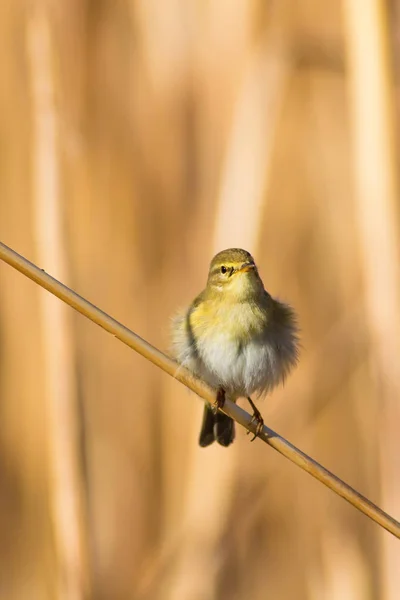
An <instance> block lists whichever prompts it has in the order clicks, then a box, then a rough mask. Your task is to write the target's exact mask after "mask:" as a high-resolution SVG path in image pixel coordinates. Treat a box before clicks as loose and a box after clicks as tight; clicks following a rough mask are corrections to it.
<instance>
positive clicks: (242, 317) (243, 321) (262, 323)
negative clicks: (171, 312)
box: [190, 299, 268, 343]
mask: <svg viewBox="0 0 400 600" xmlns="http://www.w3.org/2000/svg"><path fill="white" fill-rule="evenodd" d="M267 321H268V319H267V312H266V310H265V308H264V307H261V306H259V305H258V304H255V303H250V302H245V303H235V302H219V301H217V300H214V299H213V300H209V301H204V302H201V303H200V304H199V305H198V306H197V307H195V309H194V310H193V311H192V312H191V314H190V326H191V329H192V332H193V335H194V337H195V338H196V339H199V338H206V339H208V340H211V339H212V338H213V337H216V338H218V339H221V337H222V338H226V339H231V340H235V341H237V342H239V343H244V342H246V341H248V340H250V339H251V338H253V337H254V336H257V335H258V334H260V335H261V334H262V332H263V330H264V329H265V327H266V324H267Z"/></svg>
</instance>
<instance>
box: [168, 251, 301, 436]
mask: <svg viewBox="0 0 400 600" xmlns="http://www.w3.org/2000/svg"><path fill="white" fill-rule="evenodd" d="M298 344H299V339H298V328H297V324H296V317H295V314H294V312H293V310H292V309H291V308H290V307H289V306H288V305H287V304H283V303H282V302H279V301H278V300H275V299H274V298H272V297H271V296H270V295H269V294H268V292H267V291H266V290H265V289H264V285H263V282H262V281H261V278H260V276H259V274H258V270H257V267H256V265H255V262H254V259H253V257H252V256H251V254H249V252H246V250H241V249H240V248H231V249H229V250H223V251H222V252H219V253H218V254H217V255H216V256H214V258H213V259H212V261H211V265H210V271H209V274H208V280H207V286H206V288H205V290H204V291H203V292H201V294H199V296H197V298H195V300H194V301H193V302H192V304H191V305H190V306H189V308H187V309H186V310H184V311H182V312H180V313H178V314H177V315H176V317H175V318H174V319H173V325H172V347H173V353H174V355H175V357H176V359H177V361H178V362H179V363H180V364H182V365H183V366H185V367H186V368H188V369H189V370H190V371H192V373H194V374H196V375H197V376H199V377H200V378H202V379H203V380H204V381H206V382H207V383H208V384H209V385H210V386H211V387H213V388H214V389H215V390H216V404H215V405H214V406H211V405H208V404H207V405H206V406H205V408H204V416H203V423H202V427H201V432H200V439H199V443H200V446H202V447H205V446H208V445H210V444H212V443H213V442H214V440H216V441H217V442H218V443H219V444H221V445H222V446H229V445H230V444H231V443H232V442H233V440H234V437H235V428H234V422H233V420H232V419H231V418H230V417H228V416H227V415H224V414H223V413H221V412H219V411H218V410H216V408H217V407H218V408H222V407H223V404H224V401H225V395H226V396H227V397H228V398H229V399H230V400H232V401H233V402H236V400H237V399H238V398H239V397H245V398H247V399H248V401H249V402H250V405H251V407H252V409H253V420H254V421H256V422H257V433H256V436H257V435H258V434H259V433H260V432H261V431H262V428H263V425H264V421H263V419H262V416H261V414H260V412H259V411H258V409H257V408H256V406H255V404H254V403H253V401H252V400H251V398H250V396H251V395H252V394H254V393H257V394H259V395H261V394H264V393H266V392H269V391H271V390H272V389H273V388H274V387H275V386H276V385H278V384H279V383H281V382H283V381H284V379H285V377H286V375H287V374H288V373H289V371H290V369H291V368H292V367H293V366H294V365H295V364H296V362H297V356H298ZM256 436H255V437H256ZM253 439H254V438H253Z"/></svg>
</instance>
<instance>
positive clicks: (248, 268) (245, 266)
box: [238, 262, 256, 273]
mask: <svg viewBox="0 0 400 600" xmlns="http://www.w3.org/2000/svg"><path fill="white" fill-rule="evenodd" d="M255 268H256V265H255V264H254V263H252V262H247V263H243V264H242V266H241V267H240V269H238V272H239V273H247V271H251V269H255Z"/></svg>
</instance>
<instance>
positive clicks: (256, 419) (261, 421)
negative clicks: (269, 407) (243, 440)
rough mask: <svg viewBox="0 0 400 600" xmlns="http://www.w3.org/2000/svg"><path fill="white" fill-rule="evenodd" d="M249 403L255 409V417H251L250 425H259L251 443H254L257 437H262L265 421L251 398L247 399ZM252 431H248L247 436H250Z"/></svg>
mask: <svg viewBox="0 0 400 600" xmlns="http://www.w3.org/2000/svg"><path fill="white" fill-rule="evenodd" d="M247 399H248V401H249V402H250V405H251V407H252V409H253V416H252V417H251V421H250V423H249V426H250V425H252V424H253V423H257V425H256V431H255V434H254V437H253V438H251V440H250V441H251V442H254V440H255V439H256V437H258V436H259V435H261V433H262V431H263V429H264V419H263V418H262V416H261V413H260V411H259V410H258V408H257V407H256V405H255V404H254V402H253V401H252V399H251V398H247ZM249 433H250V430H248V431H247V435H249Z"/></svg>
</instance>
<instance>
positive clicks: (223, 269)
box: [221, 267, 228, 275]
mask: <svg viewBox="0 0 400 600" xmlns="http://www.w3.org/2000/svg"><path fill="white" fill-rule="evenodd" d="M227 270H228V269H227V268H226V267H221V273H222V274H223V275H225V273H226V272H227Z"/></svg>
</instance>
